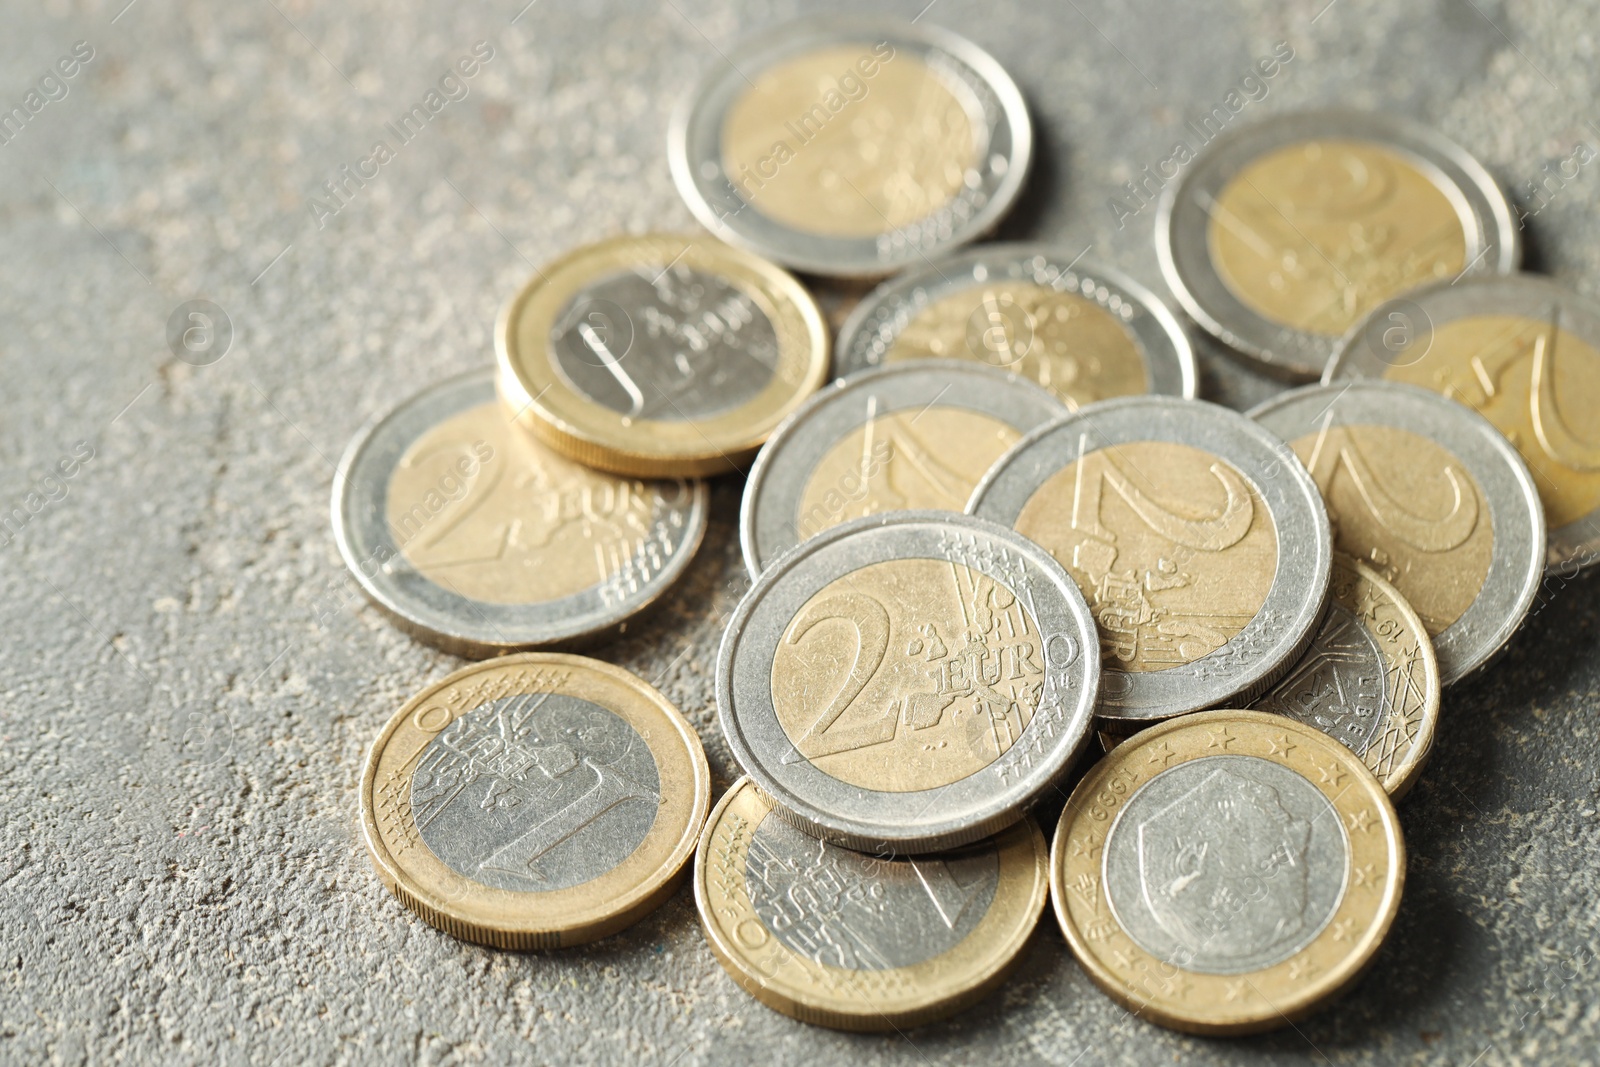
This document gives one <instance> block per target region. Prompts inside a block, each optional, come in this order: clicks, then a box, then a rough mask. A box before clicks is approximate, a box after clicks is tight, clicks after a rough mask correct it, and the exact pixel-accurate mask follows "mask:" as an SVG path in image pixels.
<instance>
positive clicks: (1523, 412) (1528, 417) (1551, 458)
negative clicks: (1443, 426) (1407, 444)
mask: <svg viewBox="0 0 1600 1067" xmlns="http://www.w3.org/2000/svg"><path fill="white" fill-rule="evenodd" d="M1557 315H1558V311H1557V309H1556V308H1551V314H1550V317H1549V318H1548V319H1545V320H1543V321H1540V320H1536V319H1526V318H1523V317H1521V316H1519V315H1474V316H1472V317H1470V318H1465V319H1458V320H1456V321H1455V322H1450V323H1446V324H1445V325H1443V326H1439V327H1437V328H1435V330H1434V332H1433V343H1432V346H1431V347H1430V348H1429V349H1428V351H1427V354H1426V355H1424V356H1423V357H1422V359H1420V360H1418V361H1417V362H1416V363H1413V364H1410V365H1409V366H1404V367H1391V368H1389V370H1387V371H1385V372H1384V377H1385V378H1387V379H1389V380H1390V381H1397V382H1410V383H1412V384H1413V385H1421V386H1424V387H1426V388H1429V389H1433V390H1435V391H1437V392H1440V393H1443V394H1444V395H1445V396H1448V397H1450V398H1451V399H1453V400H1459V401H1461V403H1463V404H1467V405H1469V406H1471V407H1473V408H1476V409H1477V410H1478V411H1479V412H1480V413H1481V414H1482V415H1483V416H1484V417H1485V418H1487V419H1488V420H1489V421H1490V422H1492V423H1494V424H1495V426H1496V427H1497V428H1498V429H1499V430H1500V432H1501V433H1503V434H1505V435H1506V437H1507V438H1508V439H1510V441H1511V443H1512V444H1514V445H1516V446H1517V451H1519V452H1521V453H1522V458H1523V459H1525V460H1527V461H1528V466H1529V467H1530V468H1532V470H1533V475H1534V481H1535V482H1536V483H1537V484H1538V486H1539V497H1540V499H1541V500H1543V501H1544V510H1545V514H1546V516H1547V517H1548V519H1549V521H1550V528H1551V529H1555V528H1557V527H1560V526H1565V525H1566V524H1567V523H1569V522H1576V521H1577V520H1579V519H1581V518H1583V517H1584V516H1585V515H1587V514H1589V512H1591V511H1593V510H1594V509H1595V508H1596V507H1600V352H1596V351H1595V349H1594V348H1593V347H1592V346H1590V345H1589V344H1587V343H1585V342H1584V341H1583V339H1582V338H1579V337H1578V336H1576V335H1575V334H1571V333H1568V332H1567V331H1566V330H1563V329H1561V328H1560V327H1559V326H1557V325H1555V319H1556V318H1557Z"/></svg>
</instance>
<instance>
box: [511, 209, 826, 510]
mask: <svg viewBox="0 0 1600 1067" xmlns="http://www.w3.org/2000/svg"><path fill="white" fill-rule="evenodd" d="M662 244H665V245H667V246H668V247H674V246H682V249H683V250H682V251H681V252H679V254H678V256H677V257H676V258H675V259H674V260H673V262H677V260H678V259H682V258H684V257H685V256H688V255H689V254H690V253H691V251H692V250H694V249H701V250H703V251H702V252H701V254H700V256H698V257H696V258H704V259H705V260H706V261H707V262H706V263H705V264H704V266H705V268H706V269H707V271H708V273H717V274H719V275H720V276H721V277H722V278H723V279H724V280H727V281H730V282H742V283H744V284H743V285H739V286H736V287H737V288H739V289H741V291H743V290H744V289H745V288H746V287H747V286H749V285H750V283H751V282H755V283H758V284H760V285H762V286H765V288H766V289H767V290H768V291H769V292H770V294H771V295H773V296H774V297H776V298H777V299H778V300H780V301H786V302H787V303H788V304H789V306H790V307H792V309H793V310H794V312H795V315H796V316H797V317H798V318H799V320H800V321H801V323H802V324H803V326H804V329H805V338H804V342H803V343H804V344H805V345H806V351H805V352H803V353H798V354H797V356H796V359H797V360H803V362H804V363H805V373H804V374H803V375H801V377H800V378H799V380H798V381H796V382H795V383H793V385H792V386H791V387H790V388H789V389H788V390H787V395H786V396H785V397H784V398H783V399H782V402H781V403H776V405H775V407H773V409H772V410H770V411H766V412H765V413H763V412H761V411H757V412H756V415H758V416H759V417H755V418H751V417H749V414H750V411H751V409H754V408H755V407H756V404H757V401H760V400H762V399H763V397H765V396H767V394H768V393H773V394H775V395H774V397H773V401H776V400H777V395H776V394H777V390H776V389H775V388H774V385H775V384H776V383H777V382H778V381H780V380H781V379H779V377H778V376H777V375H776V374H774V376H773V382H774V385H769V386H767V387H766V388H763V390H762V391H761V393H759V394H757V396H755V397H753V398H751V399H750V400H747V401H745V402H744V403H743V404H739V405H736V406H735V407H733V408H731V409H729V410H728V411H723V412H719V413H718V414H717V415H716V416H714V417H715V419H716V420H717V421H719V422H724V421H725V422H728V423H730V424H732V423H735V422H737V421H738V420H739V419H740V417H741V416H745V417H746V421H747V422H748V425H747V426H746V427H745V428H744V431H743V432H741V433H737V434H731V435H730V437H731V438H732V439H730V440H728V441H727V442H726V444H727V447H725V448H719V447H718V446H717V444H716V443H715V442H713V441H711V440H709V439H707V438H706V436H705V434H703V433H702V434H701V435H700V436H701V440H702V442H703V443H704V447H703V448H702V447H699V446H695V447H685V448H677V449H672V448H666V449H663V448H651V447H642V446H647V445H649V444H650V443H651V442H650V439H649V437H648V436H644V435H641V434H640V433H639V432H638V430H637V428H636V427H627V426H623V425H621V422H620V420H621V418H622V416H621V415H620V413H617V412H614V411H612V410H611V409H609V408H606V407H604V406H603V405H600V404H598V403H596V402H595V401H593V400H590V399H589V398H587V397H585V396H583V395H581V394H580V393H578V392H577V391H575V390H574V389H572V388H571V387H570V386H568V385H567V384H566V383H565V382H564V381H563V380H562V375H561V373H560V371H559V370H558V369H557V368H556V367H555V365H554V363H553V362H552V361H551V358H550V353H549V349H548V345H547V346H546V349H545V351H544V352H543V353H541V354H540V355H539V356H538V357H537V358H538V360H539V361H540V362H539V366H541V367H548V368H549V377H550V381H549V383H548V384H546V385H545V386H544V387H543V388H542V389H540V390H539V391H537V392H534V391H533V390H532V385H534V384H536V383H533V382H530V381H529V380H528V378H527V376H526V373H525V371H524V367H525V366H526V365H528V364H529V363H531V362H532V361H533V360H534V359H535V357H533V356H531V355H528V354H524V353H520V352H519V351H517V341H516V332H517V327H518V324H519V323H520V322H521V318H522V315H523V313H524V309H525V307H526V306H527V304H528V303H529V302H530V301H531V300H533V299H534V298H535V297H536V296H537V295H538V294H539V293H540V292H541V291H542V290H544V289H546V288H547V287H550V286H553V285H556V284H557V283H558V280H566V279H565V276H566V275H569V274H570V275H573V276H575V277H577V278H579V279H581V280H580V281H579V282H578V283H577V286H576V288H575V289H574V292H579V291H581V290H582V287H583V285H585V284H587V283H589V282H592V281H594V280H595V279H596V278H597V277H600V276H601V272H597V271H595V270H593V269H592V268H591V269H585V263H586V261H589V260H594V259H604V258H605V257H607V256H611V255H615V254H617V253H618V252H621V251H625V250H632V251H633V253H634V255H633V256H632V257H631V258H633V259H635V260H637V261H640V262H655V261H656V260H657V259H658V258H659V257H658V256H656V255H654V254H653V253H654V252H655V246H656V245H662ZM773 326H774V328H775V329H776V328H777V326H778V324H777V323H774V324H773ZM784 340H785V338H784V336H783V332H782V331H779V336H778V342H779V344H780V346H781V345H782V344H783V342H784ZM790 340H791V343H794V344H796V345H798V344H800V343H802V342H801V340H800V339H799V338H791V339H790ZM830 344H831V335H830V333H829V330H828V325H827V321H826V320H825V319H824V317H823V315H822V310H821V309H820V308H819V307H818V306H817V302H816V300H815V298H813V297H812V295H811V293H810V292H809V291H808V290H807V289H806V288H805V286H803V285H801V284H800V282H799V281H798V280H797V279H796V278H795V277H794V275H792V274H790V273H789V272H788V271H786V270H784V269H783V268H782V267H780V266H778V265H777V264H775V263H771V262H768V261H767V260H765V259H762V258H761V257H760V256H758V255H754V254H752V253H751V252H749V251H746V250H744V249H741V248H736V247H734V246H732V245H728V244H725V243H723V242H721V241H718V240H716V239H715V238H711V237H707V236H705V235H703V234H680V233H669V232H663V231H655V232H650V233H644V234H619V235H617V236H613V237H607V238H603V239H601V240H599V241H594V242H592V243H590V244H586V245H581V246H579V247H577V248H574V249H570V250H569V251H567V252H565V253H563V254H562V255H561V256H558V257H557V258H556V259H554V260H552V261H550V262H548V263H546V264H544V266H542V267H540V268H538V269H537V270H535V271H534V273H533V275H532V276H531V277H530V278H529V279H528V280H527V281H526V282H524V283H523V285H522V287H521V288H519V289H518V290H517V291H516V293H515V294H513V295H512V296H511V298H510V299H509V300H507V301H506V302H505V304H504V305H502V306H501V309H500V313H499V316H498V317H497V318H496V320H495V327H494V347H495V366H496V368H497V370H498V373H497V376H496V379H495V380H496V384H497V386H498V388H499V391H500V397H501V399H502V400H503V401H504V402H505V404H506V406H507V408H508V409H509V410H510V411H511V412H512V413H513V415H514V417H515V418H516V420H517V421H518V422H519V423H520V424H521V425H522V426H524V427H525V428H527V429H528V430H529V431H531V432H532V433H533V435H534V436H535V437H536V438H538V439H539V440H540V441H541V442H542V443H544V444H545V445H548V446H549V447H551V448H553V449H555V451H557V452H559V453H560V454H562V455H564V456H566V457H568V458H569V459H573V460H576V461H577V462H579V463H582V464H584V465H586V466H590V467H595V468H597V469H599V470H604V471H610V472H612V473H614V474H623V475H628V476H630V477H635V478H686V477H708V476H711V475H715V474H730V473H743V471H744V468H743V467H742V466H741V464H743V463H744V462H745V461H746V460H748V459H749V458H750V457H751V456H753V455H755V452H756V450H757V449H758V448H760V447H761V445H762V443H763V442H765V441H766V439H767V437H768V436H769V435H770V434H771V433H772V430H773V429H774V428H775V427H776V426H777V424H778V423H779V422H781V421H782V420H783V418H784V417H785V416H787V415H788V414H789V413H790V412H791V411H793V410H794V409H795V408H796V407H798V406H799V405H800V403H801V402H802V401H803V400H804V399H805V398H806V397H808V396H810V395H811V394H812V393H814V392H816V390H817V389H818V387H820V386H821V385H822V383H823V382H825V381H826V380H827V377H828V367H829V365H830V351H831V349H830ZM781 358H783V357H782V355H781V354H780V359H781ZM547 395H549V396H550V397H551V399H550V400H547V399H546V396H547ZM552 400H554V401H556V402H557V403H559V402H561V401H563V400H564V401H566V404H565V407H567V408H571V409H575V410H580V411H592V412H594V413H595V414H596V415H597V416H598V421H599V422H600V423H601V424H602V425H605V427H606V433H604V434H602V433H600V432H597V431H594V430H591V429H588V428H585V427H583V426H580V425H578V424H577V423H575V422H574V421H573V420H572V419H571V418H569V417H567V416H565V415H563V414H562V411H561V409H560V408H558V407H556V406H555V405H554V404H552V402H551V401H552ZM773 401H768V403H772V402H773ZM646 421H651V420H646ZM706 421H708V420H698V421H695V420H691V421H688V422H686V423H685V425H688V426H694V427H697V428H698V427H699V426H702V425H704V424H705V422H706ZM613 423H615V425H612V424H613Z"/></svg>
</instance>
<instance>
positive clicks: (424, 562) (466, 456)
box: [333, 370, 706, 656]
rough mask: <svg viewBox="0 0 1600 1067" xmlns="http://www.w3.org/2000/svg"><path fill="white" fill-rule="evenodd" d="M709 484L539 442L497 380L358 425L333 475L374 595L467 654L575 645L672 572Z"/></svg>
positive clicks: (701, 518) (687, 554)
mask: <svg viewBox="0 0 1600 1067" xmlns="http://www.w3.org/2000/svg"><path fill="white" fill-rule="evenodd" d="M705 530H706V488H705V486H704V485H703V484H702V483H700V482H695V481H683V480H677V481H650V482H646V481H637V480H633V479H629V478H619V477H616V476H615V475H611V474H604V473H601V472H599V471H596V470H593V469H591V468H589V467H585V466H582V465H581V464H578V463H574V462H573V461H571V460H569V459H566V458H564V457H562V456H561V455H559V454H558V453H555V452H552V451H551V450H550V449H548V448H546V447H544V446H543V445H541V444H539V443H538V442H536V441H534V440H532V439H530V438H529V437H528V435H527V434H525V433H523V432H522V431H521V430H520V429H518V428H517V427H516V426H515V425H513V424H512V422H511V416H510V414H509V413H508V412H507V411H506V410H505V409H504V408H503V407H501V405H500V404H499V402H498V401H497V400H496V399H495V386H494V375H493V374H492V373H491V372H490V371H487V370H485V371H474V372H472V373H470V374H464V375H461V376H459V377H455V378H451V379H449V380H447V381H444V382H440V383H439V384H438V385H435V386H432V387H431V388H429V389H426V390H424V391H423V392H421V393H419V394H417V395H416V396H414V397H412V398H411V399H410V400H407V401H406V402H405V403H403V404H401V405H400V406H399V407H397V408H395V409H394V410H393V411H391V412H390V413H388V414H387V415H384V416H382V417H381V418H379V419H378V420H376V421H375V422H373V423H372V424H371V425H369V426H368V427H367V428H366V429H365V430H363V431H362V432H361V433H360V434H358V435H357V436H356V438H355V440H354V441H352V442H351V444H350V447H349V448H348V449H347V450H346V451H345V454H344V458H343V459H342V460H341V461H340V463H339V469H338V472H337V474H335V476H334V479H333V533H334V539H335V540H336V541H337V542H338V544H339V554H340V555H341V556H343V557H344V562H345V566H346V567H348V568H349V569H350V573H351V574H352V575H353V576H354V577H355V579H356V581H357V582H358V583H360V585H361V588H362V590H363V591H364V592H365V593H366V594H367V596H368V597H369V598H371V600H372V602H373V603H374V604H376V605H377V606H378V607H379V608H381V609H382V610H383V611H384V612H385V613H386V614H387V615H389V616H390V617H391V618H393V619H394V621H395V622H396V623H397V624H398V625H399V626H400V627H401V628H403V629H404V630H406V631H407V632H408V633H411V634H412V635H414V636H416V637H417V638H419V639H421V640H423V641H427V642H428V643H430V644H434V645H438V646H439V647H441V648H444V649H446V650H448V651H450V652H454V653H456V654H457V655H462V656H490V655H494V654H496V653H499V652H505V651H508V650H511V649H518V648H532V647H538V646H543V645H554V644H566V643H576V642H579V641H582V640H586V639H592V638H594V637H597V636H599V635H602V634H604V633H606V632H608V631H611V630H613V629H615V628H616V627H618V626H620V625H622V624H623V623H624V622H625V621H626V620H627V619H628V618H629V617H631V616H632V615H634V614H636V613H637V612H639V611H640V610H641V609H643V608H645V607H647V606H648V605H649V604H651V603H652V602H653V601H654V600H655V599H656V598H657V597H659V596H660V595H661V594H662V593H664V592H665V591H666V590H667V588H668V587H670V586H671V585H672V583H673V582H675V581H677V579H678V577H679V576H680V575H682V573H683V571H684V569H685V568H686V567H688V565H689V561H690V559H692V558H693V556H694V552H695V549H696V548H698V547H699V545H700V538H701V537H702V536H703V535H704V533H705Z"/></svg>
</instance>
